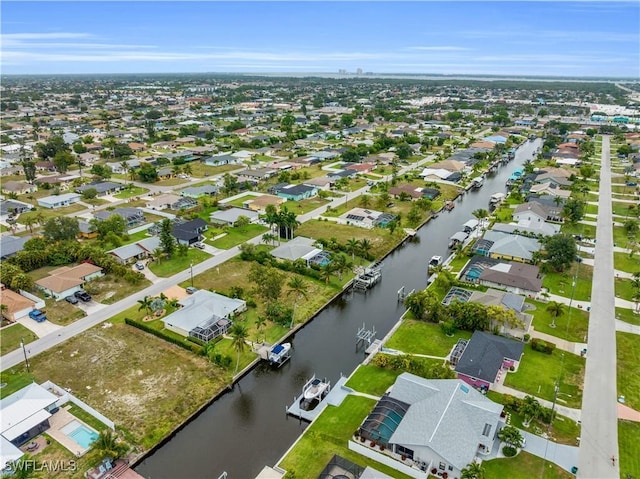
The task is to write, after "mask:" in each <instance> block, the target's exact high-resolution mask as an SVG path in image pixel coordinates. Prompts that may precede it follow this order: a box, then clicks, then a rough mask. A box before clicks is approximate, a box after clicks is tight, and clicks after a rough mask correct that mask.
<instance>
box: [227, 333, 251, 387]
mask: <svg viewBox="0 0 640 479" xmlns="http://www.w3.org/2000/svg"><path fill="white" fill-rule="evenodd" d="M229 334H230V335H231V345H232V347H233V349H235V351H236V353H237V355H238V356H237V359H236V369H235V372H234V373H233V374H234V375H235V374H237V373H238V367H239V366H240V354H241V353H242V352H243V351H244V350H245V348H246V346H247V343H246V341H247V337H248V333H247V327H246V326H245V325H244V324H241V323H234V324H233V326H231V329H230V330H229Z"/></svg>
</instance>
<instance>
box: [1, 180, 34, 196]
mask: <svg viewBox="0 0 640 479" xmlns="http://www.w3.org/2000/svg"><path fill="white" fill-rule="evenodd" d="M2 191H4V192H5V193H15V194H16V195H26V194H28V193H35V192H36V191H38V187H37V186H36V185H30V184H29V183H25V182H24V181H5V182H3V183H2Z"/></svg>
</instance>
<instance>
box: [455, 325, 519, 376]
mask: <svg viewBox="0 0 640 479" xmlns="http://www.w3.org/2000/svg"><path fill="white" fill-rule="evenodd" d="M523 350H524V343H521V342H519V341H513V340H512V339H507V338H503V337H501V336H495V335H493V334H489V333H485V332H482V331H476V332H474V333H473V336H471V339H470V340H469V343H468V344H467V347H466V348H465V350H464V352H463V353H462V357H461V358H460V359H459V360H458V364H457V365H456V369H455V370H456V372H458V373H461V374H465V375H467V376H470V377H473V378H478V379H482V380H484V381H488V382H490V383H493V382H494V381H495V379H496V376H497V374H498V371H499V370H500V368H501V366H502V361H503V360H504V358H508V359H513V360H516V361H520V358H521V357H522V351H523Z"/></svg>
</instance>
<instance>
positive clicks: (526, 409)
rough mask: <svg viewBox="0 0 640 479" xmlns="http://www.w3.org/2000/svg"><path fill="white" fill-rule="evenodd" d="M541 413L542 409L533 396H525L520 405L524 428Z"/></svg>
mask: <svg viewBox="0 0 640 479" xmlns="http://www.w3.org/2000/svg"><path fill="white" fill-rule="evenodd" d="M541 411H542V407H541V406H540V403H539V402H538V401H537V400H536V398H534V397H533V396H525V398H524V399H523V401H522V404H521V405H520V413H521V414H522V415H524V421H523V422H522V425H523V426H524V427H529V425H530V424H531V421H533V420H534V419H535V418H537V417H538V415H539V414H540V412H541Z"/></svg>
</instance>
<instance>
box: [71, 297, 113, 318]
mask: <svg viewBox="0 0 640 479" xmlns="http://www.w3.org/2000/svg"><path fill="white" fill-rule="evenodd" d="M76 307H77V308H80V309H81V310H82V311H84V312H85V313H87V316H88V315H90V314H92V313H95V312H97V311H100V310H101V309H104V308H106V307H107V305H106V304H102V303H96V302H95V301H93V300H91V301H89V302H87V303H84V302H82V301H78V304H76Z"/></svg>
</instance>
